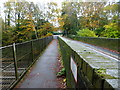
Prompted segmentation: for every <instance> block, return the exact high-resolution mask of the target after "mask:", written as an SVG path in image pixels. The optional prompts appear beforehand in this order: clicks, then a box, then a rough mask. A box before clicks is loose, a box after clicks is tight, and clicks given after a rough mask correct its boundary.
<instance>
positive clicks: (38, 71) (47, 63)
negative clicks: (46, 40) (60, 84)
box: [18, 40, 58, 88]
mask: <svg viewBox="0 0 120 90" xmlns="http://www.w3.org/2000/svg"><path fill="white" fill-rule="evenodd" d="M57 55H58V48H57V40H53V41H52V42H51V43H50V45H49V46H48V47H47V49H46V50H45V51H44V53H43V55H42V56H41V57H40V58H39V59H38V60H37V62H36V63H35V65H34V66H33V67H32V70H31V71H30V74H29V75H28V76H27V78H25V80H24V81H23V82H22V83H20V84H18V86H19V88H57V81H56V72H55V68H57V65H56V63H57ZM25 77H26V76H25Z"/></svg>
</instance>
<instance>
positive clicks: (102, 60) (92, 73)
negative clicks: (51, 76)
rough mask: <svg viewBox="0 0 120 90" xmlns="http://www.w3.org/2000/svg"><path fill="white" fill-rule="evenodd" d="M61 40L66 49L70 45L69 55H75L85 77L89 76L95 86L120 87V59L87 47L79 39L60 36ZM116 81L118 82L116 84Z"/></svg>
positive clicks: (88, 78)
mask: <svg viewBox="0 0 120 90" xmlns="http://www.w3.org/2000/svg"><path fill="white" fill-rule="evenodd" d="M60 41H61V43H62V44H61V46H63V47H62V48H63V50H66V49H67V48H66V47H67V46H69V49H70V50H71V51H70V50H69V51H66V52H68V53H70V55H68V56H70V57H71V56H72V54H74V55H75V58H74V60H75V62H76V63H77V65H78V67H80V70H81V71H82V73H83V74H84V77H87V80H89V81H90V82H91V83H92V85H93V86H94V87H95V88H120V85H117V84H119V83H117V82H118V81H120V74H119V70H120V67H119V65H120V61H119V60H117V59H116V58H114V57H111V56H109V55H107V54H104V53H102V52H99V51H97V50H94V47H86V45H85V44H84V43H80V42H79V41H75V40H69V39H67V38H64V37H60ZM62 41H63V42H62ZM95 49H96V48H95ZM68 56H66V57H68ZM68 58H69V57H68ZM68 61H69V60H68ZM78 69H79V68H78ZM104 70H105V71H104ZM96 71H97V72H96ZM103 71H104V72H103ZM115 80H116V81H115ZM114 81H115V83H117V84H114ZM103 82H105V83H103Z"/></svg>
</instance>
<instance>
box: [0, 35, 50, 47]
mask: <svg viewBox="0 0 120 90" xmlns="http://www.w3.org/2000/svg"><path fill="white" fill-rule="evenodd" d="M49 37H51V36H49ZM45 38H47V37H44V38H38V39H33V40H29V41H25V42H22V43H16V44H15V45H21V44H25V43H29V42H32V41H37V40H42V39H45ZM12 46H13V45H12V44H11V45H7V46H3V47H0V49H4V48H7V47H12Z"/></svg>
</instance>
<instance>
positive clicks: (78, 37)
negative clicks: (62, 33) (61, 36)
mask: <svg viewBox="0 0 120 90" xmlns="http://www.w3.org/2000/svg"><path fill="white" fill-rule="evenodd" d="M68 37H76V38H96V39H113V40H120V38H106V37H81V36H68Z"/></svg>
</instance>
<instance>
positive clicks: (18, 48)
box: [0, 36, 53, 89]
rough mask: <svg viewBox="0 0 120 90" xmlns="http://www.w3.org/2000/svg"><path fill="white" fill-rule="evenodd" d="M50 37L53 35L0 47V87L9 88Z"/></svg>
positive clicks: (47, 42)
mask: <svg viewBox="0 0 120 90" xmlns="http://www.w3.org/2000/svg"><path fill="white" fill-rule="evenodd" d="M52 39H53V37H52V36H50V37H45V38H42V39H36V40H31V41H27V42H24V43H18V44H13V45H9V46H5V47H1V48H0V52H2V57H0V60H1V61H2V66H0V68H1V69H2V73H1V74H0V79H1V80H0V86H1V87H2V89H10V88H11V86H14V84H15V83H16V82H17V81H19V79H21V77H22V75H24V73H25V72H26V71H27V70H28V68H29V66H30V65H32V63H33V62H34V61H35V60H36V59H37V58H38V57H39V55H40V53H41V52H42V51H43V50H44V49H45V47H46V46H47V45H48V44H49V43H50V42H51V41H52Z"/></svg>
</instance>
